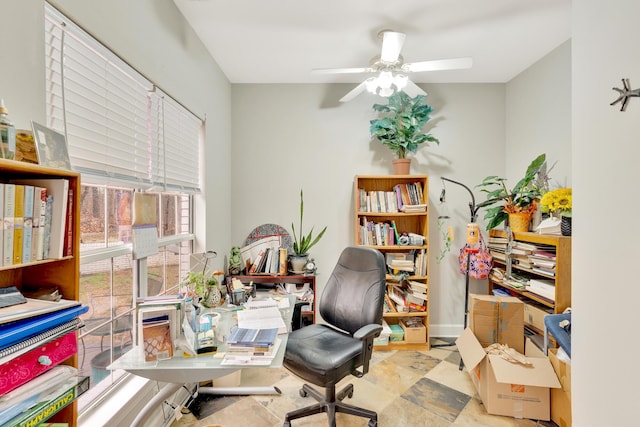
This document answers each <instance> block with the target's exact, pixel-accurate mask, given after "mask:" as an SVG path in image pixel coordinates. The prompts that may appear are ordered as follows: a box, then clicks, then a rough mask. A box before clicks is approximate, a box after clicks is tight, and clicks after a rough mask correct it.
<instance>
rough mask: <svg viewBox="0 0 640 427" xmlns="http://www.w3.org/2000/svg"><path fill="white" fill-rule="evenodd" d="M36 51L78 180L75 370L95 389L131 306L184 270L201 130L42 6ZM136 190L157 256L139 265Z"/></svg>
mask: <svg viewBox="0 0 640 427" xmlns="http://www.w3.org/2000/svg"><path fill="white" fill-rule="evenodd" d="M45 50H46V52H45V55H46V58H45V61H46V67H45V72H46V91H47V92H46V98H47V105H46V107H47V125H48V126H49V127H51V128H54V129H56V130H58V131H61V132H63V133H64V134H65V135H66V137H67V143H68V146H69V156H70V158H71V164H72V167H73V168H74V169H75V170H77V171H79V172H80V173H81V175H82V178H81V181H82V187H81V195H80V204H81V207H80V208H81V213H80V223H81V227H80V228H81V230H80V240H81V245H80V300H81V302H82V303H83V304H85V305H88V306H89V312H88V313H87V314H86V315H85V316H83V318H84V321H85V324H86V327H85V328H83V329H82V331H81V333H80V334H79V336H80V346H79V355H78V360H79V369H80V370H81V373H82V375H91V376H92V377H93V378H92V381H91V385H92V388H93V387H94V386H95V385H96V384H98V383H100V387H98V388H96V389H100V390H103V389H105V383H106V384H108V383H109V382H112V381H114V380H115V374H113V373H111V371H108V370H107V369H106V367H107V366H108V365H109V364H110V363H111V362H112V361H113V360H114V359H115V358H117V357H119V356H120V355H121V354H123V353H124V352H125V351H126V350H127V349H128V348H130V346H131V345H132V340H133V339H134V336H135V328H134V325H133V316H132V311H133V307H134V302H135V298H136V297H137V296H139V295H158V294H162V293H172V292H173V293H175V292H176V291H177V287H178V283H179V282H180V279H181V278H182V277H184V275H185V274H186V272H187V271H188V269H189V257H190V255H191V253H192V243H193V239H194V234H193V230H192V206H193V196H194V194H197V193H199V191H200V190H199V189H200V185H199V182H198V180H199V175H200V174H199V170H198V164H199V162H198V154H199V147H200V144H201V139H202V138H201V135H202V128H203V122H202V120H200V119H199V118H198V117H196V116H195V115H194V114H192V113H191V112H189V111H188V110H187V109H186V108H184V107H183V106H182V105H181V104H180V103H178V102H177V101H176V100H174V99H172V98H171V97H170V96H168V95H167V94H166V93H164V92H163V91H162V90H161V89H160V88H158V87H157V86H156V85H154V84H153V83H152V82H151V81H149V80H147V79H146V78H145V77H144V76H142V75H141V74H140V73H138V72H137V71H136V70H135V69H133V68H132V67H130V66H129V65H128V64H127V63H125V62H124V61H123V60H121V59H120V58H119V57H117V56H116V55H115V54H114V53H112V52H110V51H109V50H108V49H107V48H106V47H105V46H103V45H101V44H100V43H99V42H98V41H96V40H95V39H94V38H92V37H91V36H90V35H89V34H87V33H86V32H85V31H83V30H82V29H81V28H79V27H78V26H77V25H75V24H74V23H73V22H71V21H70V20H69V19H68V18H66V17H65V16H64V15H62V14H61V13H60V12H58V11H57V10H55V9H54V8H53V7H51V6H50V5H48V4H47V3H45ZM136 192H144V193H145V194H152V195H155V203H154V205H155V206H154V207H153V208H152V209H151V210H152V211H155V213H156V215H155V218H156V224H155V225H156V227H157V230H158V237H159V247H160V248H159V252H158V253H157V254H155V255H153V256H150V257H147V258H145V259H143V260H133V257H132V231H133V215H132V214H133V213H134V204H133V201H134V199H135V195H136ZM94 394H95V393H91V392H89V393H88V394H87V395H84V396H83V398H82V399H81V406H83V405H84V404H85V403H87V402H86V401H87V399H90V398H92V397H93V395H94ZM83 401H85V402H83Z"/></svg>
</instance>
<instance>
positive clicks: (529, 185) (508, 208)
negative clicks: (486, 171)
mask: <svg viewBox="0 0 640 427" xmlns="http://www.w3.org/2000/svg"><path fill="white" fill-rule="evenodd" d="M545 162H546V155H545V154H541V155H539V156H538V157H536V158H535V159H534V160H533V161H532V162H531V164H530V165H529V166H528V167H527V171H526V172H525V175H524V177H523V178H522V179H521V180H520V181H518V182H517V183H516V185H515V186H514V187H513V188H512V189H511V190H508V189H507V186H506V184H505V181H506V179H505V178H500V177H498V176H488V177H486V178H485V179H484V180H483V181H482V183H481V184H479V185H477V186H476V187H482V190H481V191H483V192H485V193H487V201H485V202H484V203H483V204H482V207H485V208H488V209H487V212H486V214H485V216H484V219H486V220H488V223H487V230H490V229H492V228H495V227H497V226H498V225H500V224H502V223H503V222H504V221H505V220H506V219H507V218H509V226H510V227H511V230H512V231H528V230H529V222H530V221H531V215H532V214H533V212H534V211H535V209H536V207H537V201H538V200H539V199H540V189H539V188H538V187H537V186H536V185H533V181H534V180H535V179H536V176H537V174H538V172H539V171H540V170H541V168H542V167H543V165H544V164H545ZM496 187H497V188H496ZM496 203H501V204H500V205H498V206H494V205H495V204H496Z"/></svg>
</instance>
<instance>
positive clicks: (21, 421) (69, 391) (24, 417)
mask: <svg viewBox="0 0 640 427" xmlns="http://www.w3.org/2000/svg"><path fill="white" fill-rule="evenodd" d="M89 379H90V377H73V378H71V379H69V380H67V381H65V382H64V383H63V384H61V385H60V386H59V387H57V388H55V389H54V390H51V391H49V392H47V393H45V394H44V395H43V396H41V397H40V398H39V401H38V402H37V404H36V405H35V406H33V407H31V408H29V409H28V410H26V411H24V412H22V413H21V414H20V415H18V416H17V417H15V418H13V419H11V420H10V421H9V422H8V423H7V424H6V425H7V426H12V427H33V426H37V425H38V424H39V423H41V422H44V421H46V420H48V419H49V418H51V417H52V416H54V415H55V414H57V413H58V412H60V411H61V410H62V409H63V408H64V407H66V406H67V405H69V404H70V403H72V402H73V401H74V400H75V399H77V398H78V397H79V396H80V395H82V394H83V393H84V392H85V391H87V390H89ZM3 427H4V424H3Z"/></svg>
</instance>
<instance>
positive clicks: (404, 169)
mask: <svg viewBox="0 0 640 427" xmlns="http://www.w3.org/2000/svg"><path fill="white" fill-rule="evenodd" d="M410 169H411V159H394V160H393V173H394V175H409V170H410Z"/></svg>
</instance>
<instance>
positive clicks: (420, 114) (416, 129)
mask: <svg viewBox="0 0 640 427" xmlns="http://www.w3.org/2000/svg"><path fill="white" fill-rule="evenodd" d="M425 99H426V96H425V95H417V96H416V97H414V98H411V97H410V96H409V95H407V94H406V93H404V92H402V91H400V92H396V93H394V94H393V95H391V96H390V97H389V99H388V103H387V104H386V105H383V104H374V105H373V109H374V110H375V111H378V112H380V113H383V115H382V117H380V118H378V119H374V120H371V121H370V126H369V132H370V133H371V136H372V137H374V138H376V139H377V140H378V141H380V142H381V143H382V144H384V146H385V147H387V148H388V149H389V150H391V151H392V152H393V154H394V155H395V157H396V159H394V169H395V173H396V174H402V175H406V174H408V173H409V166H410V164H411V159H410V158H407V155H408V154H409V153H413V154H415V153H416V151H417V150H418V146H419V145H420V144H423V143H425V142H435V143H436V144H440V141H439V140H438V138H436V137H435V136H433V135H431V134H430V133H426V132H425V131H424V129H423V128H424V126H425V125H426V123H427V122H428V121H429V120H430V119H431V113H432V112H433V108H432V107H431V106H430V105H427V104H425V103H424V100H425ZM396 165H398V166H396ZM399 165H404V166H402V167H401V166H399ZM399 167H400V169H398V168H399Z"/></svg>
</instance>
